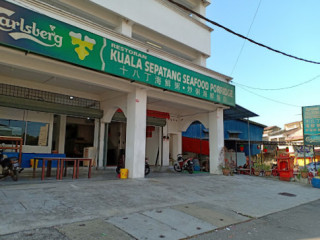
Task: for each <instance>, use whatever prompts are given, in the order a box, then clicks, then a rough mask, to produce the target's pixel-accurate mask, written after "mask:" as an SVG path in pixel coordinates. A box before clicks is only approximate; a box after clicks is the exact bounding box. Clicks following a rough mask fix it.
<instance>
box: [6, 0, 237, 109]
mask: <svg viewBox="0 0 320 240" xmlns="http://www.w3.org/2000/svg"><path fill="white" fill-rule="evenodd" d="M0 43H1V44H4V45H9V46H12V47H15V48H20V49H23V50H26V51H30V52H34V53H37V54H41V55H45V56H48V57H52V58H55V59H59V60H62V61H66V62H70V63H73V64H76V65H81V66H84V67H87V68H91V69H95V70H99V71H103V72H106V73H109V74H113V75H116V76H119V77H123V78H126V79H129V80H131V81H137V82H140V83H144V84H148V85H151V86H155V87H158V88H161V89H165V90H170V91H174V92H178V93H181V94H185V95H189V96H193V97H197V98H201V99H206V100H209V101H213V102H217V103H221V104H225V105H229V106H235V87H234V86H233V85H230V84H228V83H225V82H222V81H219V80H217V79H214V78H212V77H208V76H206V75H203V74H200V73H197V72H195V71H192V70H189V69H187V68H184V67H181V66H179V65H176V64H173V63H171V62H169V61H165V60H163V59H160V58H157V57H154V56H152V55H150V54H146V53H144V52H141V51H138V50H136V49H133V48H131V47H128V46H126V45H123V44H120V43H117V42H115V41H112V40H110V39H107V38H104V37H101V36H99V35H96V34H93V33H90V32H88V31H85V30H82V29H79V28H76V27H74V26H71V25H69V24H66V23H63V22H61V21H58V20H55V19H52V18H49V17H47V16H45V15H42V14H38V13H36V12H33V11H30V10H27V9H25V8H22V7H20V6H17V5H14V4H11V3H8V2H5V1H1V2H0Z"/></svg>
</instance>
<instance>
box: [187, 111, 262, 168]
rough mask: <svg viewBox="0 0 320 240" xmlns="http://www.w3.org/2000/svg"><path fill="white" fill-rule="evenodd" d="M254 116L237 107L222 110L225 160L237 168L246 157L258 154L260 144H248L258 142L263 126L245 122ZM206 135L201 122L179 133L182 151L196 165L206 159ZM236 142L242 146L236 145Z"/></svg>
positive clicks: (207, 142) (260, 139)
mask: <svg viewBox="0 0 320 240" xmlns="http://www.w3.org/2000/svg"><path fill="white" fill-rule="evenodd" d="M256 116H258V115H257V114H255V113H253V112H251V111H249V110H247V109H245V108H243V107H241V106H239V105H236V106H235V107H232V108H230V109H226V110H224V144H225V145H224V146H225V151H226V152H225V158H227V159H229V160H234V161H237V164H238V166H239V165H243V164H245V163H246V156H249V154H250V155H251V156H254V155H257V154H259V153H260V152H261V150H260V145H261V144H257V143H250V142H261V141H262V134H263V130H264V128H265V127H266V126H265V125H262V124H260V123H256V122H253V121H251V120H248V118H252V117H256ZM208 136H209V129H207V128H205V127H204V125H203V124H202V123H200V122H194V123H192V124H191V125H190V126H189V127H188V129H187V130H186V131H185V132H183V133H182V137H183V138H182V149H183V152H185V153H188V154H189V155H194V156H195V157H197V158H199V160H200V162H202V161H205V160H206V156H208V155H209V141H208ZM240 142H241V143H242V144H239V143H240ZM249 146H250V149H249ZM242 147H243V149H242ZM236 154H237V156H236Z"/></svg>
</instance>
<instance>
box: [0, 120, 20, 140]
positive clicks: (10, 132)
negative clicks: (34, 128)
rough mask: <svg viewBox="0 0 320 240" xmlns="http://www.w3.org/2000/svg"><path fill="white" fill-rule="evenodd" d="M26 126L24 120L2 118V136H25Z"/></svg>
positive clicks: (0, 127)
mask: <svg viewBox="0 0 320 240" xmlns="http://www.w3.org/2000/svg"><path fill="white" fill-rule="evenodd" d="M24 128H25V122H24V121H17V120H7V119H0V135H1V136H14V137H22V138H23V134H24Z"/></svg>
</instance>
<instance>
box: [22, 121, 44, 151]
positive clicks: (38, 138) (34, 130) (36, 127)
mask: <svg viewBox="0 0 320 240" xmlns="http://www.w3.org/2000/svg"><path fill="white" fill-rule="evenodd" d="M48 130H49V124H48V123H38V122H27V131H26V132H27V135H26V142H25V145H32V146H47V145H48Z"/></svg>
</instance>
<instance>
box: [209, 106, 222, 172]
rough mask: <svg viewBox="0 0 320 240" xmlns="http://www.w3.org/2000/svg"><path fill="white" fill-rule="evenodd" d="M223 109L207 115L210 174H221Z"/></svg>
mask: <svg viewBox="0 0 320 240" xmlns="http://www.w3.org/2000/svg"><path fill="white" fill-rule="evenodd" d="M223 147H224V130H223V109H222V108H217V110H216V111H214V112H210V113H209V149H210V157H209V159H210V173H213V174H221V170H220V169H219V164H220V161H221V162H222V161H224V152H223Z"/></svg>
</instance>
